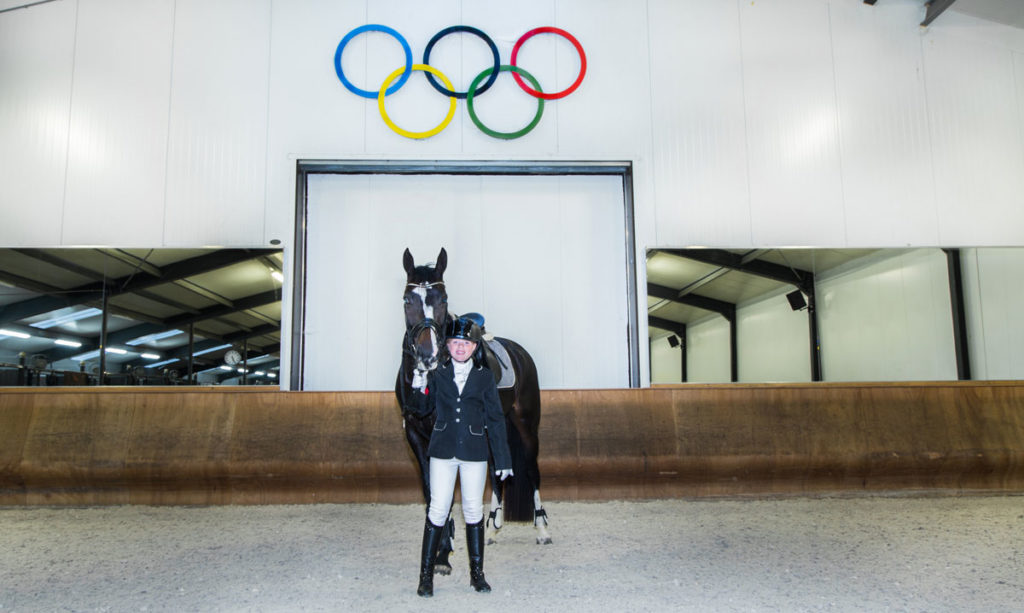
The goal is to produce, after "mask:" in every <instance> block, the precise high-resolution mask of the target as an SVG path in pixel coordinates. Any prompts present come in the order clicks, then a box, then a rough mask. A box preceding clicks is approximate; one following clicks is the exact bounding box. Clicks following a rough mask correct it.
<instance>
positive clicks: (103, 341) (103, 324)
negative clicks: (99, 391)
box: [96, 287, 110, 385]
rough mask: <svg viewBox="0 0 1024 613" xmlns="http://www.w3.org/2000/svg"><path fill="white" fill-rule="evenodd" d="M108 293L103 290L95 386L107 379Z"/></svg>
mask: <svg viewBox="0 0 1024 613" xmlns="http://www.w3.org/2000/svg"><path fill="white" fill-rule="evenodd" d="M109 306H110V293H109V292H107V288H106V287H104V288H103V313H102V315H101V316H100V378H99V380H98V381H97V382H96V385H103V382H104V381H106V377H107V316H108V315H109V309H108V308H107V307H109Z"/></svg>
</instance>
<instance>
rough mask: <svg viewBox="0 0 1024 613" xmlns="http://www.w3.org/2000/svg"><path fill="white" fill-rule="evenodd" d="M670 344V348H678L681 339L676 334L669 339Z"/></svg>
mask: <svg viewBox="0 0 1024 613" xmlns="http://www.w3.org/2000/svg"><path fill="white" fill-rule="evenodd" d="M668 344H669V345H670V346H672V347H678V346H679V337H678V336H676V335H675V334H673V335H671V336H669V337H668Z"/></svg>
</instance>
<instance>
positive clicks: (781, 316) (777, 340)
mask: <svg viewBox="0 0 1024 613" xmlns="http://www.w3.org/2000/svg"><path fill="white" fill-rule="evenodd" d="M789 291H792V288H789V289H787V290H786V291H785V292H783V293H778V294H775V295H772V296H766V297H764V298H762V299H759V300H756V301H752V302H750V303H742V304H739V305H737V308H736V337H737V339H738V342H737V345H738V347H737V353H738V355H737V365H738V366H739V380H740V381H745V382H753V383H758V382H770V381H810V379H811V353H810V351H811V350H810V346H811V345H810V340H809V339H810V328H809V327H808V324H807V311H794V310H793V308H792V307H791V306H789V300H787V299H786V293H788V292H789Z"/></svg>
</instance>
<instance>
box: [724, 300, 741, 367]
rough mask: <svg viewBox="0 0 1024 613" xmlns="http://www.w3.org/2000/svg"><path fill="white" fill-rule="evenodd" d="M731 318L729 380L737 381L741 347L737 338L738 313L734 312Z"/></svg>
mask: <svg viewBox="0 0 1024 613" xmlns="http://www.w3.org/2000/svg"><path fill="white" fill-rule="evenodd" d="M726 319H728V320H729V380H730V381H732V382H733V383H736V382H737V381H739V380H740V362H739V357H738V354H739V349H738V347H737V340H736V313H735V312H733V313H732V316H731V317H726Z"/></svg>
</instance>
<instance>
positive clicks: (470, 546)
mask: <svg viewBox="0 0 1024 613" xmlns="http://www.w3.org/2000/svg"><path fill="white" fill-rule="evenodd" d="M466 551H467V552H468V553H469V584H470V585H472V586H473V589H474V590H476V591H478V592H489V591H491V586H489V585H487V580H486V579H484V520H482V519H481V520H480V521H478V522H477V523H475V524H466Z"/></svg>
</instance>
